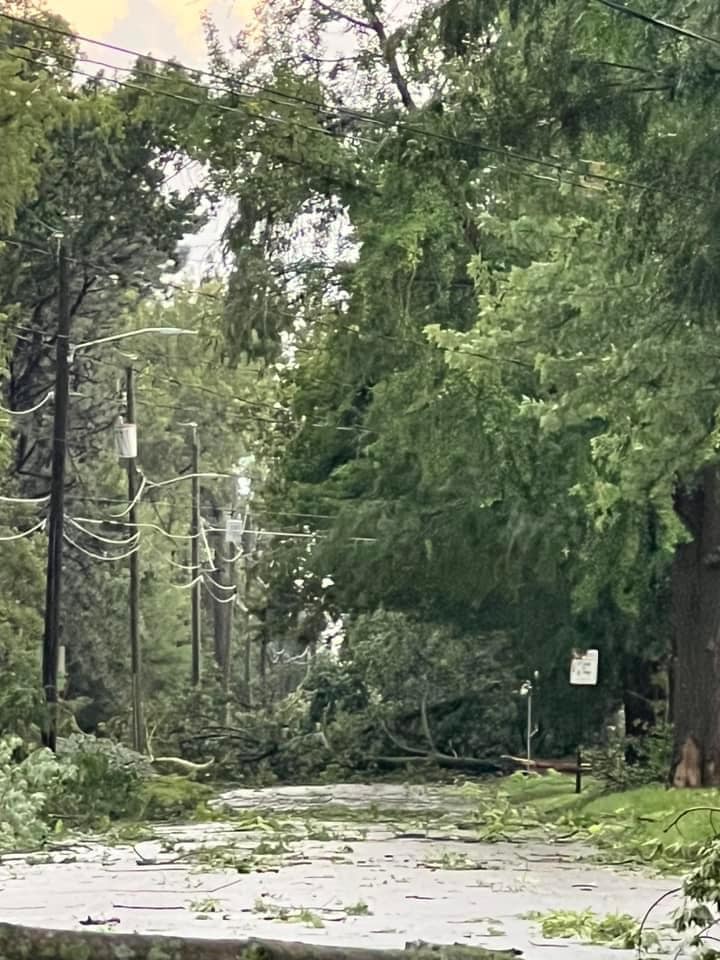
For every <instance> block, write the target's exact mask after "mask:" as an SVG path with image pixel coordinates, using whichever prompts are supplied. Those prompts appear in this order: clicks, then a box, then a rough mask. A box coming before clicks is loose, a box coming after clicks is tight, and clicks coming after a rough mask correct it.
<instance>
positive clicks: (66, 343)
mask: <svg viewBox="0 0 720 960" xmlns="http://www.w3.org/2000/svg"><path fill="white" fill-rule="evenodd" d="M70 320H71V313H70V291H69V279H68V259H67V249H66V246H65V243H64V242H62V243H61V245H60V251H59V257H58V329H57V340H56V344H55V413H54V416H53V436H52V463H51V478H50V514H49V524H48V553H47V574H46V581H45V629H44V634H43V649H42V682H43V689H44V691H45V701H46V703H47V707H48V714H47V720H46V723H45V729H44V730H43V743H44V744H45V746H47V747H49V748H50V749H51V750H52V751H54V750H55V749H56V746H57V719H58V718H57V701H58V651H59V634H60V601H61V596H62V561H63V528H64V525H65V458H66V445H67V426H68V395H69V352H70Z"/></svg>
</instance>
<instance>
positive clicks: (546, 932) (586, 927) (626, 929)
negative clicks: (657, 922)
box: [528, 910, 639, 950]
mask: <svg viewBox="0 0 720 960" xmlns="http://www.w3.org/2000/svg"><path fill="white" fill-rule="evenodd" d="M528 919H529V920H534V921H535V922H536V923H537V924H538V925H539V927H540V930H541V932H542V935H543V937H545V938H546V939H548V940H555V939H571V938H572V939H574V940H582V941H583V942H585V943H603V944H607V945H608V946H611V947H617V948H619V949H621V950H630V949H632V948H633V947H635V946H637V945H638V942H639V932H638V931H639V924H638V921H637V920H635V919H633V917H631V916H629V915H628V914H627V913H610V914H607V915H606V916H603V917H601V916H598V914H596V913H595V912H594V911H593V910H581V911H577V910H552V911H549V912H547V913H530V914H528Z"/></svg>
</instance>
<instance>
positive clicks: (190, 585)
mask: <svg viewBox="0 0 720 960" xmlns="http://www.w3.org/2000/svg"><path fill="white" fill-rule="evenodd" d="M202 578H203V575H202V574H199V575H198V576H197V577H195V578H194V579H193V580H191V581H190V583H171V584H170V586H171V587H173V589H175V590H191V589H192V588H193V587H195V586H197V584H198V583H200V582H201V581H202Z"/></svg>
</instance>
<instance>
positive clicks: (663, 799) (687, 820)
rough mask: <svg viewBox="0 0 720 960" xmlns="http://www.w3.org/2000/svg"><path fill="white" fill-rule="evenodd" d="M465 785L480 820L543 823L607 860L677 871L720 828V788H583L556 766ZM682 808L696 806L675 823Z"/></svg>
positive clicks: (523, 825)
mask: <svg viewBox="0 0 720 960" xmlns="http://www.w3.org/2000/svg"><path fill="white" fill-rule="evenodd" d="M467 789H468V790H471V791H472V790H477V791H478V799H479V802H480V805H481V814H480V819H481V820H482V818H483V815H485V816H488V817H490V816H495V817H498V816H504V817H505V820H506V821H507V831H506V832H507V833H512V832H517V831H520V830H523V829H533V828H537V827H538V826H539V827H540V828H541V829H545V830H548V831H550V833H551V835H554V836H556V837H557V836H562V837H564V838H573V837H576V838H577V839H584V840H591V841H592V842H593V843H594V844H595V845H596V846H597V847H598V851H599V855H600V856H601V857H602V859H604V860H606V861H613V862H620V863H625V862H628V863H629V862H647V863H649V864H651V865H653V866H656V867H657V868H659V869H663V870H673V869H675V868H679V867H682V866H683V865H687V864H688V863H691V862H693V861H694V860H695V859H696V856H697V852H698V849H699V848H700V847H701V846H702V845H703V844H705V843H707V841H709V840H711V839H712V838H713V837H715V836H716V835H720V789H706V790H673V789H667V788H666V787H664V786H663V785H661V784H657V785H652V786H644V787H638V788H636V789H633V790H627V791H625V792H622V793H607V792H604V791H603V787H602V785H601V784H600V783H599V782H598V781H596V780H593V779H592V778H591V777H588V778H586V779H584V781H583V791H582V793H581V794H580V795H578V794H576V793H575V778H574V777H572V776H567V775H563V774H552V773H550V774H547V775H545V776H531V777H529V778H527V777H524V776H523V775H522V774H515V775H513V776H511V777H508V778H506V779H504V780H501V781H498V782H497V783H496V784H494V785H492V786H490V787H487V786H486V787H468V788H467ZM696 807H700V808H707V807H716V808H717V811H718V812H717V813H712V812H710V811H708V810H707V809H699V810H694V809H693V808H696ZM684 811H692V812H689V813H687V814H686V815H685V816H683V817H682V819H681V820H679V821H677V822H675V821H676V820H677V817H678V814H681V813H683V812H684Z"/></svg>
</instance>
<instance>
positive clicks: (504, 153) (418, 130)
mask: <svg viewBox="0 0 720 960" xmlns="http://www.w3.org/2000/svg"><path fill="white" fill-rule="evenodd" d="M0 17H4V18H6V19H9V20H12V21H15V22H18V23H23V24H25V25H26V26H30V27H33V28H34V29H38V30H44V31H47V32H50V33H55V34H57V35H60V36H64V37H67V38H69V39H73V40H76V41H81V42H83V43H90V44H93V45H97V46H100V47H105V48H107V49H110V50H114V51H115V52H118V53H123V54H126V55H129V56H134V57H136V58H137V59H138V60H140V61H142V60H145V61H149V62H153V63H157V64H160V65H162V66H169V67H172V68H173V69H175V70H185V71H188V72H189V73H196V74H198V75H201V76H208V77H210V78H211V79H217V80H219V81H220V82H221V83H223V84H226V83H228V82H230V83H236V84H237V83H239V84H241V85H243V86H248V87H252V88H255V89H256V90H257V91H258V92H259V93H262V94H264V95H265V96H270V97H272V96H277V97H280V98H281V99H280V104H279V105H282V106H289V105H290V106H291V105H292V103H293V102H296V103H302V104H305V105H307V106H311V107H312V108H313V109H314V110H317V111H320V112H321V113H325V114H327V115H328V116H337V115H338V114H339V115H342V116H345V117H348V118H349V119H352V120H356V121H357V122H359V123H370V124H372V125H373V126H377V127H382V128H384V129H385V130H388V131H391V132H392V131H395V130H397V129H403V130H406V131H407V132H409V133H412V134H415V135H419V136H424V137H427V138H430V139H434V140H438V141H441V142H447V143H454V144H458V145H460V146H464V147H470V148H471V149H473V150H478V151H480V152H481V153H487V154H490V155H493V156H498V157H501V158H504V159H507V160H516V161H520V162H522V163H531V164H535V165H537V166H540V167H544V168H546V169H552V170H555V171H557V172H558V173H569V174H571V175H573V176H575V177H580V178H582V179H584V180H597V181H599V182H602V183H607V184H613V185H616V186H625V187H632V188H634V189H639V190H648V189H655V188H654V187H652V186H651V185H650V184H647V183H639V182H637V181H632V180H625V179H622V178H619V177H612V176H610V175H606V174H600V173H595V172H593V171H591V170H577V169H576V168H573V167H568V166H567V165H566V164H563V163H560V162H558V161H555V160H550V159H548V158H545V157H536V156H533V155H530V154H525V153H522V152H520V151H517V150H512V149H509V148H505V147H498V146H493V145H490V144H485V143H482V142H474V141H472V140H467V139H461V138H459V137H456V136H453V135H452V134H445V133H440V132H438V131H435V130H427V129H425V128H424V127H419V126H417V125H416V124H414V123H408V122H407V121H404V120H395V121H388V120H381V119H379V118H377V117H373V116H371V115H369V114H365V113H361V112H359V111H357V110H352V109H349V108H346V107H343V106H336V107H334V108H329V107H326V106H325V105H324V104H322V103H320V102H319V101H314V100H310V99H306V98H304V97H298V96H296V95H293V94H285V93H283V92H282V91H278V90H274V89H273V88H271V87H266V86H263V85H262V84H255V83H252V82H250V81H237V80H235V79H234V78H221V77H220V76H219V75H215V74H212V73H211V72H209V71H206V70H195V69H194V68H192V67H188V66H187V65H185V64H183V63H179V62H175V61H169V60H162V59H160V58H155V57H151V56H143V55H142V54H141V53H139V52H138V51H135V50H130V49H128V48H124V47H118V46H116V45H114V44H110V43H106V42H103V41H100V40H96V39H93V38H91V37H85V36H82V35H80V34H76V33H72V32H71V31H65V30H61V29H60V28H58V27H51V26H50V25H48V24H41V23H38V22H37V21H34V20H28V19H26V18H23V17H16V16H13V15H11V14H6V13H0ZM9 52H10V51H9ZM40 52H41V53H43V54H45V55H46V54H47V51H40ZM10 55H11V56H17V57H18V59H21V60H25V59H26V58H24V57H21V56H20V55H19V54H12V53H11V52H10ZM60 55H61V56H67V54H60ZM29 62H30V63H31V64H32V65H33V66H38V64H37V61H34V60H30V61H29ZM98 62H101V61H98ZM106 66H109V67H110V68H111V69H122V70H126V69H127V68H124V67H117V68H116V67H114V66H113V65H111V64H108V65H106ZM72 72H74V73H79V74H81V75H82V76H85V77H86V78H87V79H90V80H96V81H97V80H98V78H97V77H96V76H93V75H92V74H86V73H84V72H83V71H80V70H77V69H73V70H72ZM149 76H151V77H152V78H153V79H155V78H156V75H155V74H149ZM106 79H108V80H109V81H110V82H111V83H115V84H117V85H118V86H130V87H134V88H135V89H137V90H139V91H141V92H144V93H147V94H149V95H160V96H165V97H169V98H171V99H174V100H180V101H186V102H188V103H192V104H195V105H196V106H200V107H207V106H211V107H219V109H221V110H224V111H230V112H236V113H242V111H241V110H240V109H239V108H237V107H229V106H227V105H226V104H222V105H219V104H217V103H214V102H213V101H202V100H193V99H192V98H190V97H184V96H182V95H181V94H174V93H172V92H170V91H153V90H149V89H147V88H144V87H142V86H140V85H138V84H129V83H127V82H126V81H123V80H116V79H113V78H106ZM177 79H179V80H180V81H181V82H183V83H186V84H189V85H191V86H194V87H195V88H197V89H202V90H203V91H207V87H205V86H204V85H201V84H199V83H196V82H194V81H192V80H189V79H187V78H182V77H179V78H177ZM223 90H224V92H226V93H229V94H231V95H234V96H242V93H241V92H240V91H238V90H237V89H232V88H228V87H223ZM243 115H244V116H247V114H243ZM261 119H274V118H267V117H261ZM307 129H308V130H309V131H310V132H312V133H316V134H320V135H322V136H331V134H330V133H329V132H328V131H327V130H325V129H324V128H322V127H307ZM285 159H287V158H285ZM508 169H509V170H510V171H511V172H513V173H517V174H518V175H521V176H534V175H533V174H530V173H529V172H528V171H525V170H522V169H520V168H514V167H511V168H508ZM565 182H570V183H571V185H573V186H578V187H581V188H583V189H590V190H592V189H593V188H592V187H590V186H589V185H588V184H587V183H583V182H582V180H580V181H565Z"/></svg>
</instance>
